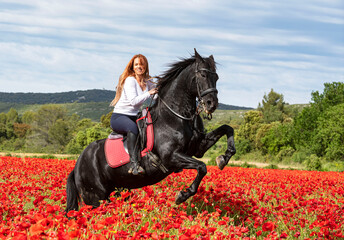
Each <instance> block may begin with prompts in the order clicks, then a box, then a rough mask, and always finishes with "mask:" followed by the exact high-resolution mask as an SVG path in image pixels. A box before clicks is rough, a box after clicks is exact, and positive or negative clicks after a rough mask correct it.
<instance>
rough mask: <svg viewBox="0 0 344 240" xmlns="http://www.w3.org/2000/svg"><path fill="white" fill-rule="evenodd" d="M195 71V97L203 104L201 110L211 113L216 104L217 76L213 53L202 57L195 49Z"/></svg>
mask: <svg viewBox="0 0 344 240" xmlns="http://www.w3.org/2000/svg"><path fill="white" fill-rule="evenodd" d="M195 60H196V61H195V73H196V85H197V97H198V99H199V101H200V103H201V105H203V108H204V109H203V110H204V111H205V112H206V113H208V114H211V113H213V112H214V111H215V109H216V108H217V106H218V98H217V93H218V91H217V89H216V81H217V80H218V79H219V76H218V75H217V73H216V64H215V60H214V57H213V55H211V56H209V57H208V58H202V57H201V56H200V55H199V54H198V52H197V51H196V49H195Z"/></svg>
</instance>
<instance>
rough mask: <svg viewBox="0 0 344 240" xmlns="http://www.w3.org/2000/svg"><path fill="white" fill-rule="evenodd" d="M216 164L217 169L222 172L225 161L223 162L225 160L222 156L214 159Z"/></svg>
mask: <svg viewBox="0 0 344 240" xmlns="http://www.w3.org/2000/svg"><path fill="white" fill-rule="evenodd" d="M216 164H217V166H218V168H219V169H220V170H222V169H223V168H224V167H225V166H226V160H225V158H224V157H223V155H221V156H218V157H217V158H216Z"/></svg>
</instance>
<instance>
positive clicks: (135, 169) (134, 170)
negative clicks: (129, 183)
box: [128, 163, 146, 176]
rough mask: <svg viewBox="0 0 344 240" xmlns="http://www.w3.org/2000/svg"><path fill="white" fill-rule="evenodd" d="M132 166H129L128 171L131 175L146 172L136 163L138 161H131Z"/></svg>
mask: <svg viewBox="0 0 344 240" xmlns="http://www.w3.org/2000/svg"><path fill="white" fill-rule="evenodd" d="M131 164H132V166H131V167H130V168H129V170H128V173H129V174H133V175H135V176H136V175H139V174H142V175H143V174H146V171H145V170H144V169H143V168H142V167H141V166H140V165H138V163H131Z"/></svg>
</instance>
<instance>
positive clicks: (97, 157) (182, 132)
mask: <svg viewBox="0 0 344 240" xmlns="http://www.w3.org/2000/svg"><path fill="white" fill-rule="evenodd" d="M217 80H218V75H217V73H216V64H215V61H214V58H213V56H212V55H211V56H209V57H208V58H202V57H201V56H200V55H199V54H198V53H197V51H196V49H195V55H194V56H192V57H190V58H188V59H182V60H180V61H179V62H176V63H174V64H172V65H171V66H170V69H168V70H167V71H166V72H165V73H164V74H162V75H161V76H160V77H159V82H158V89H159V97H158V98H157V100H156V102H155V103H154V104H153V106H152V107H151V108H150V111H151V115H152V118H153V120H154V136H155V139H154V147H153V149H152V153H154V154H155V156H157V158H158V159H160V161H161V164H162V166H164V168H165V169H166V170H167V171H163V170H162V168H159V167H153V166H152V164H151V161H150V160H149V158H144V159H143V160H142V162H141V165H143V167H144V168H145V170H146V174H145V175H138V176H134V175H131V174H128V170H129V167H130V166H129V165H130V164H126V165H123V166H121V167H118V168H111V167H110V166H109V165H108V164H107V162H106V159H105V153H104V143H105V139H102V140H98V141H95V142H93V143H91V144H90V145H89V146H87V147H86V148H85V150H84V151H83V152H82V153H81V155H80V156H79V158H78V160H77V162H76V165H75V168H74V170H73V171H72V172H71V173H70V174H69V176H68V180H67V208H66V212H68V211H70V210H78V203H79V202H80V201H81V199H80V197H81V198H82V200H83V201H84V202H85V203H86V204H87V205H92V206H93V207H98V206H99V205H100V200H109V196H110V194H111V193H112V192H113V191H116V190H117V189H123V188H124V189H135V188H141V187H144V186H147V185H152V184H155V183H157V182H159V181H161V180H163V179H164V178H165V177H167V176H168V175H169V174H171V173H173V172H179V171H181V170H183V169H196V170H197V176H196V178H195V180H194V181H193V183H192V184H191V186H190V187H189V188H187V189H186V191H180V192H179V194H178V195H177V197H176V200H175V202H176V204H180V203H182V202H184V201H186V200H187V199H188V198H189V197H191V196H193V195H195V194H196V192H197V189H198V186H199V184H200V183H201V181H202V179H203V177H204V176H205V175H206V173H207V167H206V165H205V163H204V162H202V161H199V160H197V159H194V158H192V156H195V157H197V158H201V157H202V156H203V155H204V153H205V152H206V151H207V150H208V149H209V148H210V147H211V146H213V145H214V144H215V143H216V142H217V141H218V140H219V139H220V138H221V137H222V136H224V135H226V136H227V143H228V146H227V150H226V152H225V154H224V155H221V156H219V157H217V159H216V161H217V165H218V167H219V168H220V169H221V170H222V169H223V168H224V166H225V165H226V164H227V163H228V161H229V159H230V158H231V157H232V156H233V155H234V154H235V151H236V150H235V147H234V136H233V134H234V131H233V128H232V127H230V126H228V125H222V126H221V127H219V128H217V129H215V130H214V131H212V132H210V133H205V131H204V126H203V122H202V119H201V117H200V115H199V114H198V113H199V112H200V110H204V111H205V112H206V113H207V114H208V116H209V115H211V113H213V112H214V111H215V109H216V108H217V106H218V98H217V92H218V91H217V89H216V82H217ZM197 98H198V101H197Z"/></svg>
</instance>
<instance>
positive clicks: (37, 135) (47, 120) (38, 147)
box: [26, 104, 68, 152]
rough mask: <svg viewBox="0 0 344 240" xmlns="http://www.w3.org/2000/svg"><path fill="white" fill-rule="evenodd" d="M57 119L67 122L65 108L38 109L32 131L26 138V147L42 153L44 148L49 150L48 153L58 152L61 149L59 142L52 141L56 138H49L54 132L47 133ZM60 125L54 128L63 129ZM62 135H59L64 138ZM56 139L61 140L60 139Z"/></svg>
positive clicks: (49, 107)
mask: <svg viewBox="0 0 344 240" xmlns="http://www.w3.org/2000/svg"><path fill="white" fill-rule="evenodd" d="M59 119H60V120H66V121H67V120H68V116H67V110H66V109H65V108H63V107H60V106H57V105H53V104H49V105H43V106H42V107H40V108H39V109H38V111H37V114H36V115H35V118H34V120H33V122H32V125H31V127H32V131H30V135H29V136H27V141H26V143H27V147H28V148H29V149H30V150H31V151H36V152H44V151H45V148H49V151H59V150H60V149H61V146H60V144H59V141H55V140H54V139H55V137H56V136H50V134H52V133H53V132H54V131H53V130H51V131H49V130H50V128H52V126H54V124H55V123H56V121H57V120H59ZM61 125H62V124H60V125H59V126H55V127H56V128H60V127H61V129H63V127H62V126H61ZM64 134H65V132H64V131H63V132H62V134H61V135H62V136H64ZM58 139H60V140H61V138H58Z"/></svg>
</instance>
